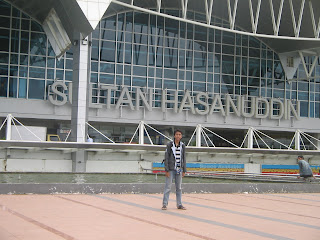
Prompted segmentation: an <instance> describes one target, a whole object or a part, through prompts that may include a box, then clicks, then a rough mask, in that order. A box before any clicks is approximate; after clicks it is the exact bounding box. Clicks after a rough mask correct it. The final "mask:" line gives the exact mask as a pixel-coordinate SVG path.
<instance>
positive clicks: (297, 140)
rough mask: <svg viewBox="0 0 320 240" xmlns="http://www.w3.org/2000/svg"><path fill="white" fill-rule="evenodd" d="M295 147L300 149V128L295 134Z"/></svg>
mask: <svg viewBox="0 0 320 240" xmlns="http://www.w3.org/2000/svg"><path fill="white" fill-rule="evenodd" d="M294 148H295V150H300V132H299V130H296V133H295V134H294Z"/></svg>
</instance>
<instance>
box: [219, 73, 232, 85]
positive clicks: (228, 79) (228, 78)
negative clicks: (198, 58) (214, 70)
mask: <svg viewBox="0 0 320 240" xmlns="http://www.w3.org/2000/svg"><path fill="white" fill-rule="evenodd" d="M221 83H225V84H234V78H233V76H231V75H222V76H221Z"/></svg>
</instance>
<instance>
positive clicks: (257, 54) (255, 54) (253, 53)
mask: <svg viewBox="0 0 320 240" xmlns="http://www.w3.org/2000/svg"><path fill="white" fill-rule="evenodd" d="M249 56H250V57H255V58H259V57H260V49H256V48H249Z"/></svg>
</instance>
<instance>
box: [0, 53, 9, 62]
mask: <svg viewBox="0 0 320 240" xmlns="http://www.w3.org/2000/svg"><path fill="white" fill-rule="evenodd" d="M8 60H9V54H8V53H0V63H8Z"/></svg>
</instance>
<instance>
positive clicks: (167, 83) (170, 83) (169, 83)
mask: <svg viewBox="0 0 320 240" xmlns="http://www.w3.org/2000/svg"><path fill="white" fill-rule="evenodd" d="M163 88H165V89H172V90H176V89H177V81H176V80H167V79H165V80H164V82H163Z"/></svg>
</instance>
